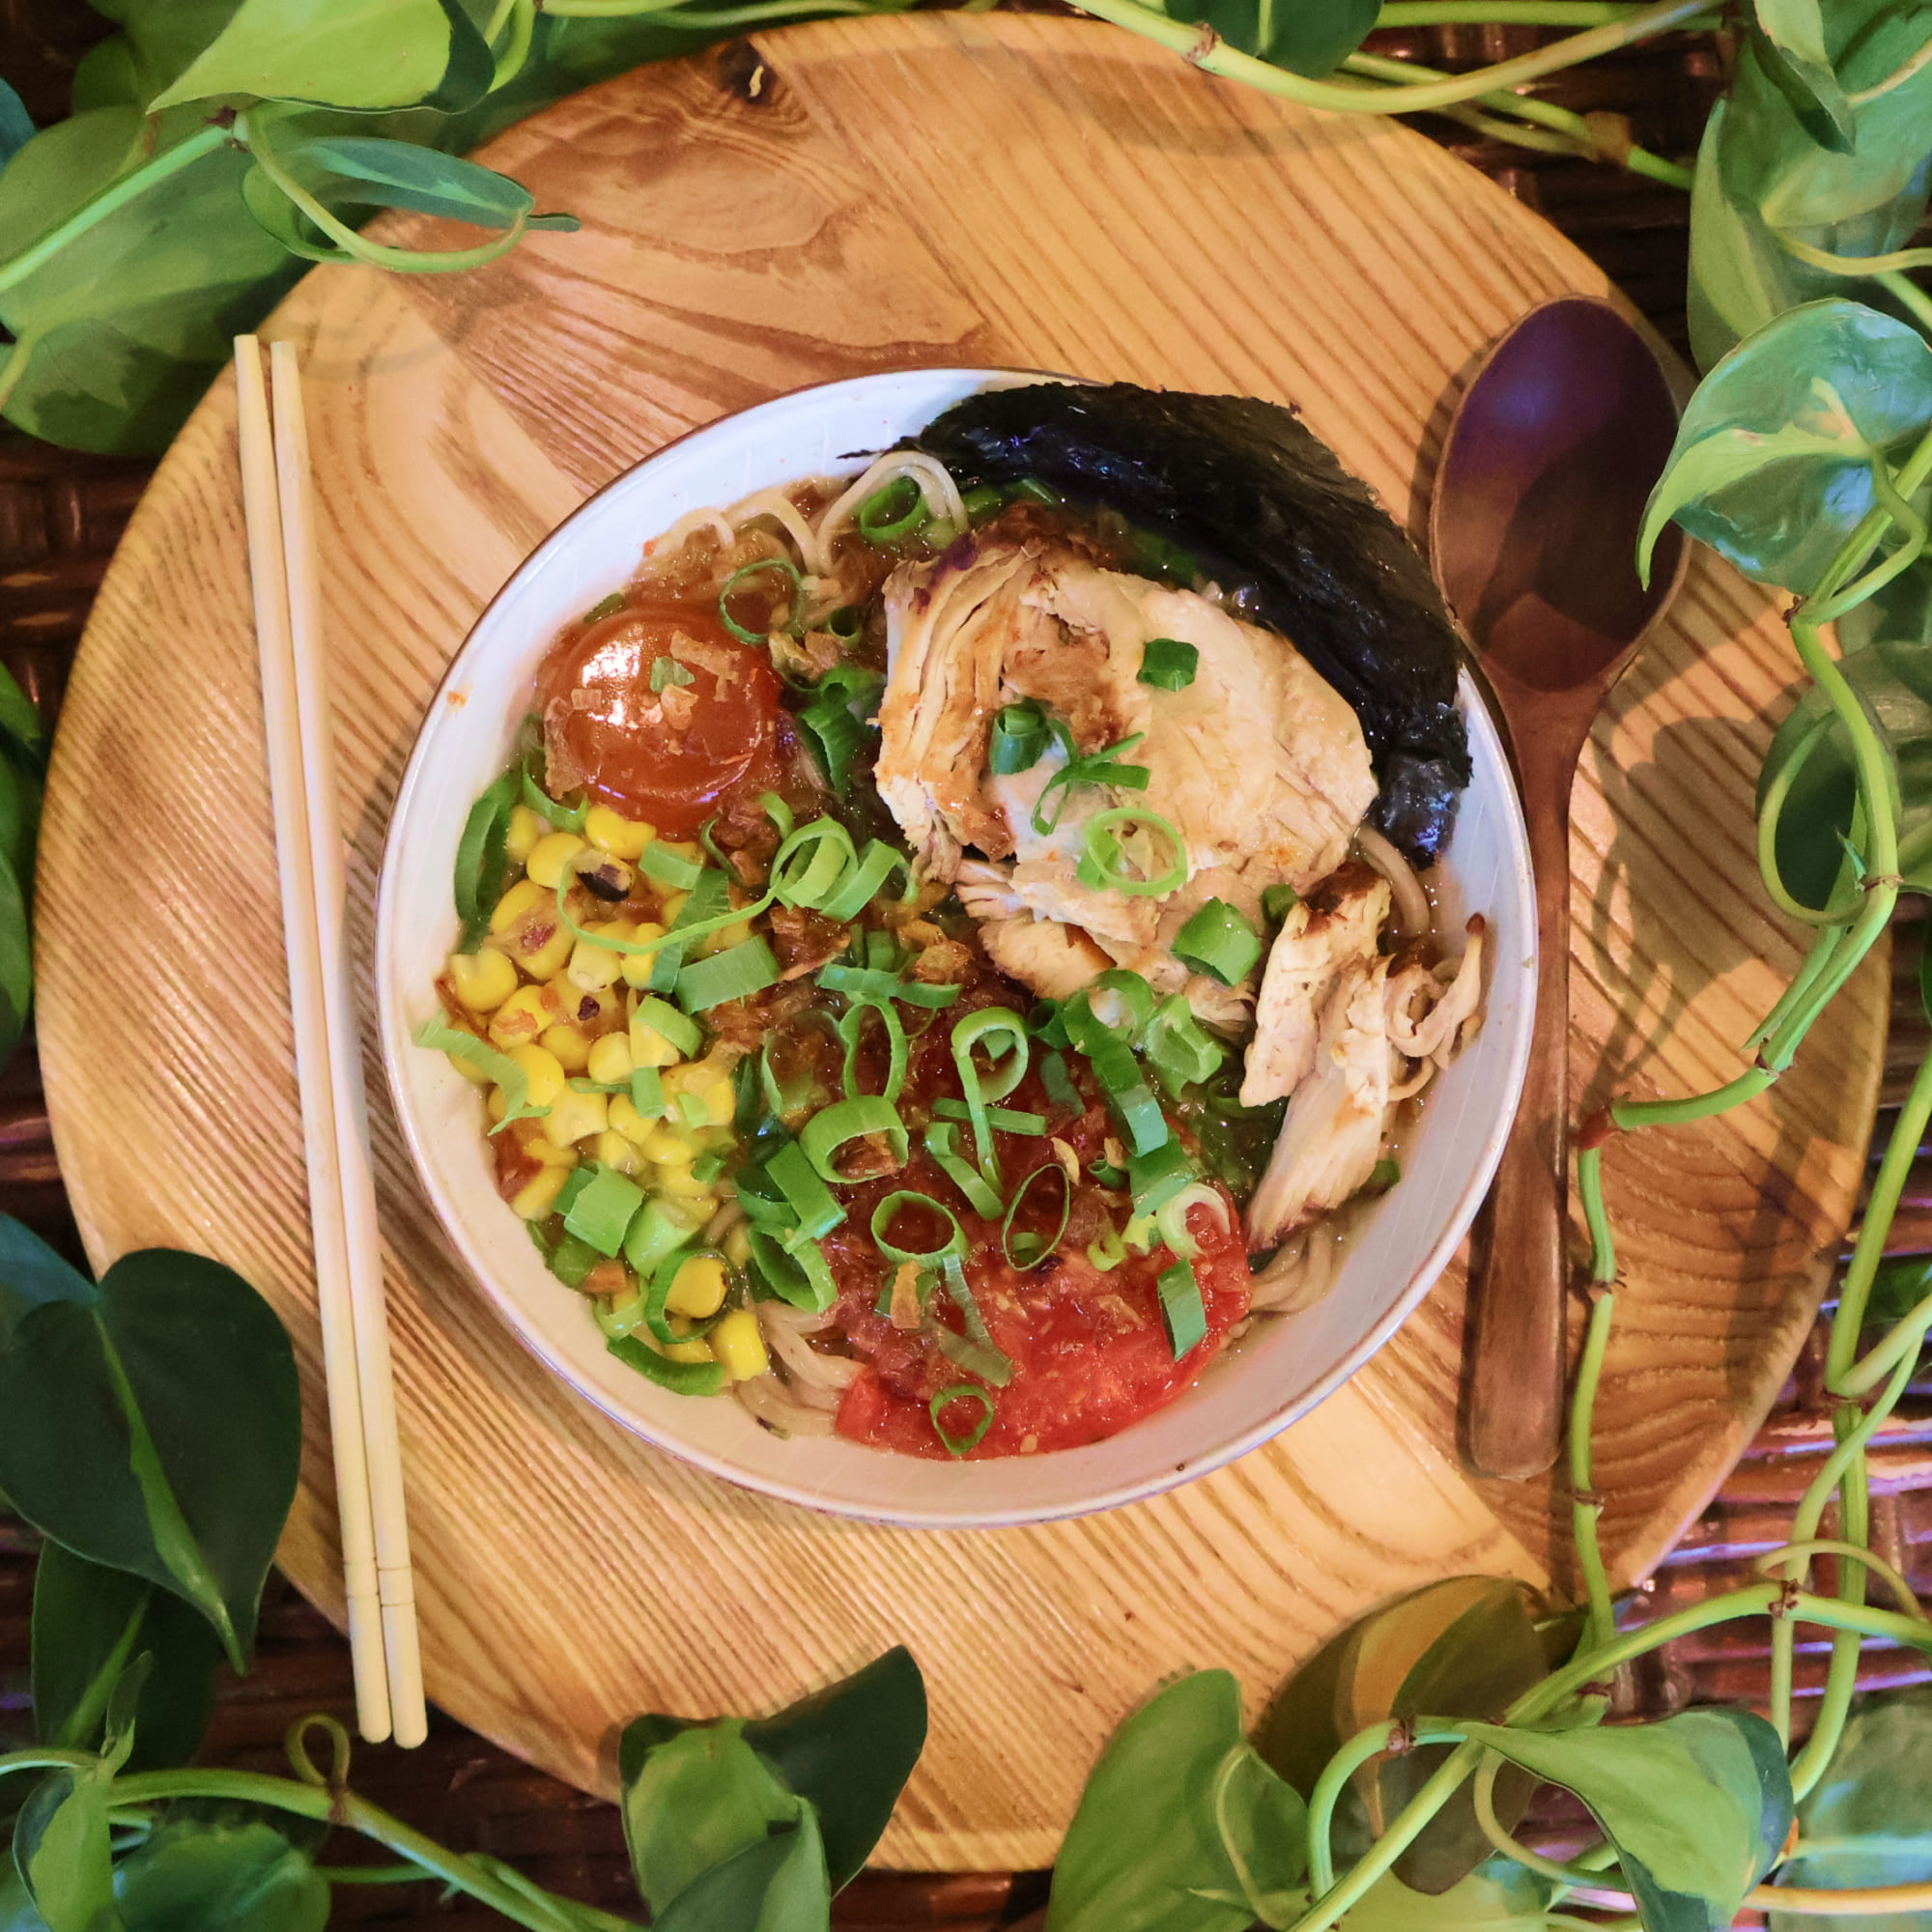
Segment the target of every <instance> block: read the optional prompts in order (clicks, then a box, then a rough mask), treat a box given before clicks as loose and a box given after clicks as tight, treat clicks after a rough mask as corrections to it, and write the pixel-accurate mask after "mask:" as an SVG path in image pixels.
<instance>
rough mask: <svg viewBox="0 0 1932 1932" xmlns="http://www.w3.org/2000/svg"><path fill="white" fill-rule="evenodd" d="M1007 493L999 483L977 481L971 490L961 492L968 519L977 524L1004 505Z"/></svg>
mask: <svg viewBox="0 0 1932 1932" xmlns="http://www.w3.org/2000/svg"><path fill="white" fill-rule="evenodd" d="M1006 500H1007V493H1006V492H1005V491H1004V490H1002V489H1001V488H1000V486H999V485H998V484H997V483H976V484H974V486H973V487H972V489H970V490H962V491H961V492H960V493H959V501H960V503H961V505H962V506H963V507H964V509H965V511H966V521H967V522H968V523H969V524H977V523H979V522H980V520H981V519H982V518H985V517H990V516H991V515H992V514H993V512H994V511H995V510H997V509H1000V508H1001V507H1003V506H1004V504H1005V503H1006Z"/></svg>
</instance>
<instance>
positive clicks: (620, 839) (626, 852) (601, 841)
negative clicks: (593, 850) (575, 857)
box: [583, 805, 658, 859]
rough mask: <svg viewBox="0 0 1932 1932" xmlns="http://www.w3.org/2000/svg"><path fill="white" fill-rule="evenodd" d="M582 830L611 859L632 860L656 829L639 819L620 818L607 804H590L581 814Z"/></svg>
mask: <svg viewBox="0 0 1932 1932" xmlns="http://www.w3.org/2000/svg"><path fill="white" fill-rule="evenodd" d="M583 829H584V831H585V833H587V834H588V835H589V838H590V842H591V843H592V844H593V845H601V846H603V848H604V849H605V851H607V852H608V853H610V854H611V857H612V858H613V859H635V858H637V857H638V856H639V854H640V853H641V852H642V851H643V849H644V847H645V846H646V845H648V844H649V843H650V842H651V840H652V839H653V838H656V837H657V836H658V835H657V828H656V827H655V826H652V825H646V824H645V823H644V822H643V820H642V819H640V818H620V817H619V816H618V815H617V814H616V813H615V812H614V811H612V810H611V808H610V807H609V806H608V805H593V806H592V807H591V808H590V810H588V811H586V812H585V813H584V814H583Z"/></svg>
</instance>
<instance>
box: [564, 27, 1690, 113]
mask: <svg viewBox="0 0 1932 1932" xmlns="http://www.w3.org/2000/svg"><path fill="white" fill-rule="evenodd" d="M565 4H577V5H582V4H585V0H565ZM1082 11H1083V12H1085V13H1089V14H1094V15H1095V16H1097V17H1098V18H1100V19H1103V20H1112V21H1113V22H1114V23H1115V24H1116V25H1117V26H1122V27H1126V28H1128V29H1130V30H1131V31H1132V32H1134V33H1137V34H1140V35H1143V36H1145V37H1146V38H1147V39H1148V40H1151V41H1158V42H1159V43H1161V44H1162V45H1163V46H1167V47H1171V48H1172V49H1173V50H1174V51H1175V52H1176V53H1178V54H1184V55H1185V56H1186V57H1187V58H1188V59H1189V60H1190V61H1192V62H1193V64H1194V65H1195V66H1196V67H1198V68H1201V69H1203V70H1204V71H1207V72H1208V73H1213V74H1219V75H1221V76H1222V77H1223V78H1224V79H1227V80H1239V81H1245V82H1246V83H1247V84H1248V85H1249V86H1250V87H1255V88H1259V89H1260V90H1261V91H1262V92H1263V93H1264V94H1272V95H1276V96H1278V97H1279V98H1281V99H1285V100H1296V101H1299V102H1300V103H1301V104H1302V105H1303V106H1305V107H1326V108H1331V109H1333V110H1335V111H1336V112H1338V113H1343V114H1420V113H1423V112H1426V111H1427V110H1429V109H1432V108H1437V107H1450V106H1453V105H1455V104H1456V103H1457V102H1458V101H1462V100H1474V99H1478V98H1479V97H1480V96H1482V95H1485V94H1495V93H1503V92H1507V91H1508V90H1509V89H1511V88H1517V87H1525V86H1527V85H1528V84H1529V83H1530V82H1531V81H1534V80H1541V79H1543V77H1544V76H1545V75H1546V74H1551V73H1557V72H1560V71H1562V70H1563V69H1565V68H1569V67H1575V66H1576V65H1577V63H1579V62H1581V61H1587V60H1594V59H1596V57H1597V56H1598V55H1599V54H1607V53H1614V52H1615V51H1616V49H1617V48H1619V47H1627V46H1630V45H1632V44H1633V43H1635V42H1637V41H1642V40H1648V39H1649V38H1651V36H1653V35H1655V34H1662V33H1668V32H1669V31H1670V30H1671V29H1672V28H1673V27H1681V26H1682V25H1683V24H1684V23H1685V22H1686V21H1688V20H1691V19H1694V18H1696V17H1697V16H1698V15H1699V14H1705V13H1708V12H1709V11H1710V8H1709V0H1655V4H1654V5H1651V6H1648V7H1641V8H1638V9H1637V11H1636V12H1635V13H1634V14H1627V15H1626V16H1625V17H1624V18H1623V19H1621V20H1616V21H1612V22H1611V23H1610V24H1609V25H1607V26H1602V27H1593V28H1591V29H1589V30H1588V31H1587V32H1585V33H1581V34H1573V35H1571V36H1570V37H1569V38H1568V39H1566V40H1561V41H1556V42H1552V43H1550V44H1549V45H1548V46H1545V47H1537V48H1535V49H1534V50H1533V51H1531V52H1529V53H1526V54H1519V55H1517V56H1516V58H1515V59H1514V60H1506V61H1500V62H1498V63H1497V64H1496V65H1495V66H1494V67H1486V68H1480V69H1478V70H1477V71H1475V72H1473V73H1464V74H1457V75H1455V76H1453V77H1451V78H1449V79H1445V80H1439V81H1425V82H1423V83H1422V84H1421V85H1419V86H1414V87H1400V88H1382V87H1352V86H1350V85H1347V84H1346V83H1341V82H1336V81H1325V80H1305V79H1303V78H1302V77H1301V75H1299V74H1295V73H1290V72H1289V71H1287V70H1286V69H1285V68H1279V67H1275V66H1274V65H1272V64H1271V63H1270V62H1268V61H1264V60H1260V59H1257V58H1256V57H1255V56H1254V55H1253V54H1244V53H1241V52H1238V51H1237V50H1236V49H1235V48H1233V47H1230V46H1228V45H1227V44H1226V43H1224V42H1222V41H1221V40H1220V38H1219V37H1218V36H1217V35H1215V34H1214V33H1213V32H1212V31H1211V30H1209V31H1208V32H1207V33H1204V32H1203V31H1202V29H1201V28H1200V27H1198V26H1195V25H1192V24H1190V23H1189V22H1187V21H1185V20H1176V19H1170V18H1169V17H1168V15H1166V14H1160V13H1156V12H1155V11H1154V10H1153V9H1152V8H1151V7H1144V6H1142V5H1140V4H1139V0H1092V4H1090V5H1087V6H1085V7H1083V9H1082Z"/></svg>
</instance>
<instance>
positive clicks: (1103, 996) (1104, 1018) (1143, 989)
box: [1074, 966, 1153, 1046]
mask: <svg viewBox="0 0 1932 1932" xmlns="http://www.w3.org/2000/svg"><path fill="white" fill-rule="evenodd" d="M1074 999H1075V1000H1076V1001H1079V1000H1084V1001H1085V1002H1086V1003H1087V1010H1088V1011H1089V1012H1091V1013H1092V1014H1093V1015H1094V1018H1095V1019H1096V1020H1098V1021H1099V1022H1100V1024H1101V1025H1102V1026H1103V1027H1105V1028H1106V1029H1107V1031H1108V1032H1109V1033H1111V1034H1116V1035H1118V1036H1119V1037H1121V1038H1122V1039H1123V1040H1125V1041H1126V1042H1127V1044H1128V1045H1129V1046H1136V1045H1138V1044H1139V1043H1140V1037H1141V1029H1142V1028H1143V1027H1145V1026H1146V1025H1147V1023H1148V1021H1149V1020H1151V1018H1152V1017H1153V988H1152V987H1151V986H1150V985H1149V984H1148V982H1147V981H1146V980H1144V979H1142V978H1141V976H1140V975H1139V974H1138V973H1128V972H1124V971H1122V969H1121V968H1120V967H1118V966H1117V967H1115V968H1113V969H1112V971H1110V972H1106V973H1102V974H1101V975H1100V977H1099V978H1098V979H1097V980H1094V983H1093V984H1092V985H1091V986H1089V987H1087V988H1086V989H1085V991H1083V992H1080V993H1076V994H1075V995H1074Z"/></svg>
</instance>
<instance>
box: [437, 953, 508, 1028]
mask: <svg viewBox="0 0 1932 1932" xmlns="http://www.w3.org/2000/svg"><path fill="white" fill-rule="evenodd" d="M449 983H450V984H451V985H452V986H454V987H455V988H456V997H457V998H458V999H459V1000H461V1001H462V1002H463V1004H464V1005H465V1006H466V1007H468V1008H469V1010H470V1011H471V1012H472V1013H493V1012H495V1011H496V1010H497V1008H498V1007H500V1006H501V1005H502V1004H503V1002H504V1001H505V1000H507V999H508V998H509V997H510V995H511V994H512V993H514V992H515V991H516V990H517V969H516V968H515V967H514V966H513V965H511V963H510V961H509V960H508V959H507V958H506V957H505V956H504V955H503V954H502V953H501V952H497V949H496V948H495V947H494V946H486V947H484V948H483V949H482V950H481V951H480V952H452V953H451V954H450V955H449Z"/></svg>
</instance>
